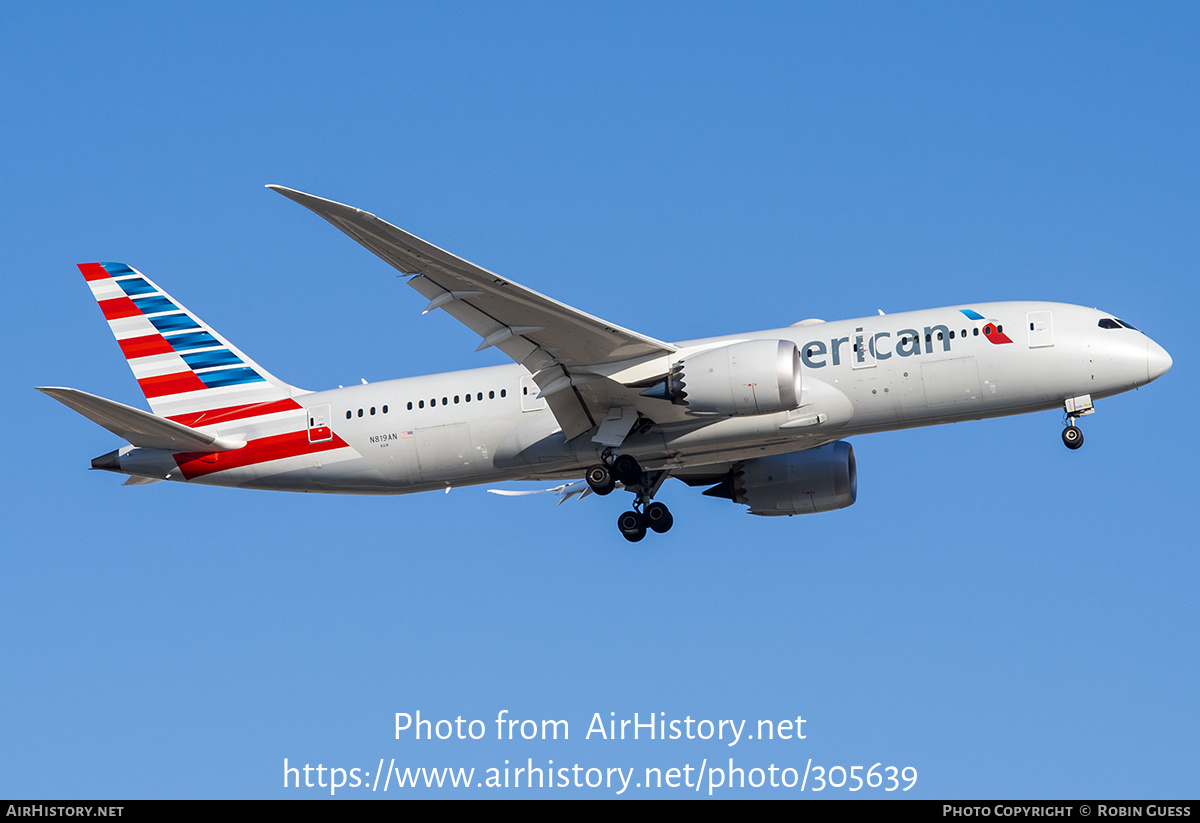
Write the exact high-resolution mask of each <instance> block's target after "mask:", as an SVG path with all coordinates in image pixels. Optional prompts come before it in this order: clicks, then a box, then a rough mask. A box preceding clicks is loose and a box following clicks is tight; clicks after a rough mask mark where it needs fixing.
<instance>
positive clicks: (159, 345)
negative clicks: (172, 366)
mask: <svg viewBox="0 0 1200 823" xmlns="http://www.w3.org/2000/svg"><path fill="white" fill-rule="evenodd" d="M117 343H119V344H120V346H121V352H122V353H123V354H124V355H125V359H126V360H133V359H134V358H136V357H149V356H150V355H152V354H170V353H171V352H173V351H175V350H174V349H173V348H171V344H170V343H168V342H167V341H166V338H164V337H163V336H162V335H161V334H147V335H143V336H142V337H126V338H125V339H124V340H118V341H117Z"/></svg>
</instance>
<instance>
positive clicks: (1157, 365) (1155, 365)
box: [1146, 340, 1173, 380]
mask: <svg viewBox="0 0 1200 823" xmlns="http://www.w3.org/2000/svg"><path fill="white" fill-rule="evenodd" d="M1172 362H1173V361H1172V360H1171V355H1169V354H1167V350H1166V349H1164V348H1163V347H1162V346H1160V345H1158V344H1157V343H1155V342H1154V341H1153V340H1151V341H1150V342H1149V344H1148V345H1147V346H1146V372H1147V374H1146V377H1147V380H1154V379H1156V378H1158V377H1162V376H1163V375H1164V374H1166V373H1167V370H1168V369H1170V368H1171V363H1172Z"/></svg>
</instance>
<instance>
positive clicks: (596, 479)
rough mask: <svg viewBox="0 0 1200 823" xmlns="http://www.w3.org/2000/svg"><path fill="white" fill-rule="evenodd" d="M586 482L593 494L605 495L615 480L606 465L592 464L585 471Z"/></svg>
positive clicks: (614, 484) (610, 489) (611, 488)
mask: <svg viewBox="0 0 1200 823" xmlns="http://www.w3.org/2000/svg"><path fill="white" fill-rule="evenodd" d="M586 479H587V484H588V488H590V489H591V490H592V491H593V492H594V493H595V494H599V495H605V494H608V493H609V492H611V491H612V490H613V487H614V486H616V481H615V480H613V476H612V472H610V471H609V470H608V467H607V466H592V467H591V468H590V469H588V471H587V476H586Z"/></svg>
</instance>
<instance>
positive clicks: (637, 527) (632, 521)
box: [617, 512, 646, 543]
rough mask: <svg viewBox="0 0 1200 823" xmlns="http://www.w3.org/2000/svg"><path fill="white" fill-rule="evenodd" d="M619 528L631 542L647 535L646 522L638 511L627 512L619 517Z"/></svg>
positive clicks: (623, 535)
mask: <svg viewBox="0 0 1200 823" xmlns="http://www.w3.org/2000/svg"><path fill="white" fill-rule="evenodd" d="M617 528H618V529H620V530H621V536H622V537H624V538H625V539H626V540H628V541H629V542H630V543H636V542H638V541H639V540H641V539H642V538H643V537H645V536H646V524H645V522H644V521H643V520H642V516H641V515H640V514H638V513H637V512H625V513H624V514H622V515H621V516H620V517H618V518H617Z"/></svg>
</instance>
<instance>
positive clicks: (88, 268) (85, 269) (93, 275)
mask: <svg viewBox="0 0 1200 823" xmlns="http://www.w3.org/2000/svg"><path fill="white" fill-rule="evenodd" d="M76 265H78V266H79V271H80V273H81V274H82V275H83V279H84V280H89V281H90V280H104V279H106V278H109V277H112V275H111V274H109V273H108V272H107V271H105V270H104V266H101V265H100V264H99V263H78V264H76Z"/></svg>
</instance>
